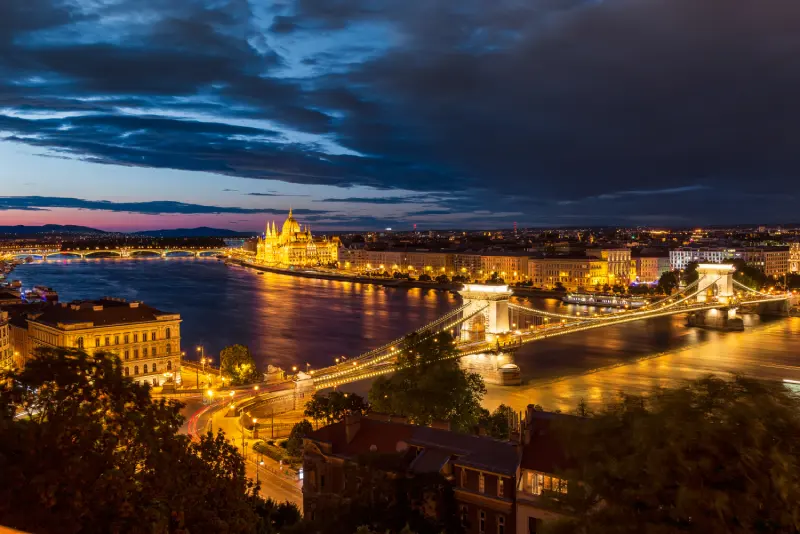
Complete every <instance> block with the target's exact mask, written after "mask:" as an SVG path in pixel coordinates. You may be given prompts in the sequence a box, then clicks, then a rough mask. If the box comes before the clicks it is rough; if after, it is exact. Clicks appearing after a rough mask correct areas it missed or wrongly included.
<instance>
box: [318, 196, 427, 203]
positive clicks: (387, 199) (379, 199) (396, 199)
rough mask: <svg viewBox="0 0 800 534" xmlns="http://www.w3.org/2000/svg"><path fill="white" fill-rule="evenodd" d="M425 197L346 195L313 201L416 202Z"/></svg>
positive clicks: (421, 200)
mask: <svg viewBox="0 0 800 534" xmlns="http://www.w3.org/2000/svg"><path fill="white" fill-rule="evenodd" d="M427 200H428V199H427V197H419V196H410V197H374V198H373V197H347V198H323V199H319V200H315V201H314V202H347V203H350V204H417V203H420V202H425V201H427Z"/></svg>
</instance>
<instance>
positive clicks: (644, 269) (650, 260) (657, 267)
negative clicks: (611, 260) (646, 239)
mask: <svg viewBox="0 0 800 534" xmlns="http://www.w3.org/2000/svg"><path fill="white" fill-rule="evenodd" d="M634 263H635V264H636V272H635V279H636V280H637V281H638V282H640V283H645V284H651V283H653V282H658V280H659V279H660V278H661V275H662V274H664V273H665V272H668V271H669V270H670V259H669V256H640V257H637V258H635V259H634Z"/></svg>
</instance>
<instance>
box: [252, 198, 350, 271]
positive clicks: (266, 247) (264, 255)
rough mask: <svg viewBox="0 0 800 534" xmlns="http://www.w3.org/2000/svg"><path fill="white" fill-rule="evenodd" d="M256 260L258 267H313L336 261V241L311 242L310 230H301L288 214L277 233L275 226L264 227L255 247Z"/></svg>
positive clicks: (337, 258) (337, 248)
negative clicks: (260, 264) (259, 264)
mask: <svg viewBox="0 0 800 534" xmlns="http://www.w3.org/2000/svg"><path fill="white" fill-rule="evenodd" d="M256 259H257V260H258V261H259V262H261V263H266V264H269V265H281V266H313V265H327V264H330V263H336V262H337V261H338V260H339V238H338V237H334V238H332V239H328V238H327V237H324V236H323V237H321V238H314V237H313V236H312V235H311V228H310V227H309V226H306V227H305V228H303V227H302V226H301V225H300V223H298V222H297V220H296V219H295V218H294V216H293V215H292V210H291V209H290V210H289V216H288V217H287V218H286V220H285V221H284V222H283V226H282V227H281V231H280V232H278V229H277V227H276V226H275V222H274V221H273V222H272V223H271V224H270V223H267V227H266V229H265V231H264V234H263V235H262V236H261V237H259V238H258V242H257V244H256Z"/></svg>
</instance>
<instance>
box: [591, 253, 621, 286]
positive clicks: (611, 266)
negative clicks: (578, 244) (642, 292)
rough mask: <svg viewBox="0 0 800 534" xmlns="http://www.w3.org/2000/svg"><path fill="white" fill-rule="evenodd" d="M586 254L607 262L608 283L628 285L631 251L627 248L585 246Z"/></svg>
mask: <svg viewBox="0 0 800 534" xmlns="http://www.w3.org/2000/svg"><path fill="white" fill-rule="evenodd" d="M586 255H587V256H590V257H594V258H600V259H602V260H605V261H606V262H607V263H608V283H609V284H611V285H614V284H622V285H628V284H630V282H631V280H632V279H633V278H632V277H631V251H630V249H628V248H587V249H586Z"/></svg>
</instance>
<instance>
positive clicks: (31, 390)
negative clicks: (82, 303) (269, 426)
mask: <svg viewBox="0 0 800 534" xmlns="http://www.w3.org/2000/svg"><path fill="white" fill-rule="evenodd" d="M0 378H2V384H0V477H1V478H2V480H3V483H2V484H0V524H3V525H5V526H9V527H13V528H17V529H20V530H24V531H27V532H35V533H50V532H53V533H56V532H57V533H59V534H71V533H78V532H98V533H99V532H149V533H156V534H162V533H176V534H177V533H181V534H188V533H190V532H191V533H196V532H224V533H230V534H234V533H271V532H274V529H275V522H274V519H275V518H277V517H278V516H275V515H274V514H273V511H275V513H277V512H278V510H279V509H280V507H279V506H278V505H277V504H275V503H272V502H271V501H265V500H264V499H262V498H261V497H260V496H259V492H258V489H257V487H256V486H255V485H254V484H253V483H252V481H250V480H249V479H248V478H247V477H246V476H245V464H244V461H243V459H242V457H241V456H240V455H239V453H238V452H237V450H236V449H235V448H234V447H233V446H232V445H230V444H229V443H228V442H227V441H226V439H225V436H224V434H222V433H219V434H217V435H212V434H210V433H209V434H207V435H205V436H201V437H200V439H199V440H198V441H196V442H192V441H191V440H190V439H189V437H188V436H185V435H180V434H178V430H179V428H180V427H181V425H182V424H183V417H182V416H181V415H180V413H179V412H180V409H181V407H182V405H181V404H180V403H177V402H174V401H164V400H160V401H157V402H154V401H153V400H152V399H151V398H150V392H149V387H148V386H146V385H139V384H137V383H135V382H133V381H132V380H129V379H127V378H125V377H124V376H123V374H122V366H121V364H120V361H119V359H118V358H117V357H116V356H114V355H110V354H103V353H95V354H92V355H89V354H86V353H85V352H82V351H77V350H65V349H39V350H38V351H37V354H36V356H35V357H34V358H32V359H31V360H29V361H28V362H27V363H26V366H25V367H24V369H22V370H11V371H7V372H5V373H3V375H2V377H0ZM290 507H291V506H290ZM284 508H285V507H284ZM281 510H282V511H281V513H282V514H283V515H284V516H286V515H287V511H286V510H285V509H281ZM286 524H287V525H288V524H289V523H288V522H287V523H286Z"/></svg>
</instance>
